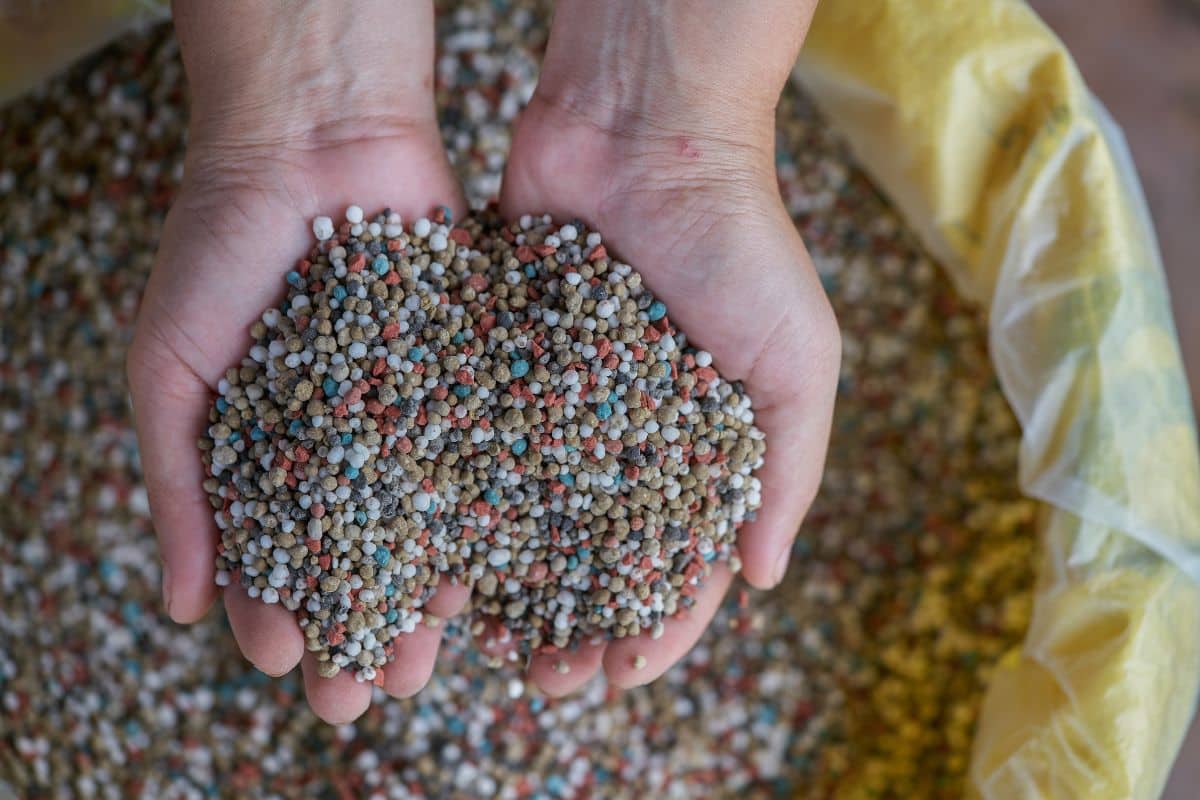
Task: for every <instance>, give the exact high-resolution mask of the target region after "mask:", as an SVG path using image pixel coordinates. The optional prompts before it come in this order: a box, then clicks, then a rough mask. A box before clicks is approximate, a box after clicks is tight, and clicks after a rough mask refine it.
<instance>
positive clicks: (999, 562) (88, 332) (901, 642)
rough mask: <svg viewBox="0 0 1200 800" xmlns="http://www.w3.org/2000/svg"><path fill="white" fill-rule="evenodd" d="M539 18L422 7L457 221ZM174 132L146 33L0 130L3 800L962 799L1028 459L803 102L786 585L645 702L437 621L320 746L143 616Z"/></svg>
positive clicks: (943, 288)
mask: <svg viewBox="0 0 1200 800" xmlns="http://www.w3.org/2000/svg"><path fill="white" fill-rule="evenodd" d="M551 6H552V4H551V3H550V2H549V0H455V2H453V3H451V2H449V1H448V0H447V2H439V10H441V11H442V12H443V13H441V14H439V16H438V38H439V47H440V51H439V58H438V64H437V77H436V80H437V92H438V108H439V114H440V119H441V125H442V133H443V138H444V140H445V142H446V146H447V148H448V150H449V154H450V157H451V160H452V161H453V163H454V166H455V169H456V171H457V173H458V175H459V176H460V177H461V178H462V180H463V182H464V184H465V186H466V189H467V194H468V197H469V199H470V200H471V203H472V204H473V205H474V206H475V207H479V208H481V207H483V206H484V205H485V204H486V203H487V201H488V200H489V198H490V197H492V196H494V195H495V193H496V191H497V188H498V187H499V185H500V178H501V174H502V172H503V169H504V164H505V158H506V153H507V148H508V132H509V130H510V129H511V125H512V121H513V118H514V116H515V115H516V114H517V113H518V112H519V111H520V109H521V107H522V105H523V104H524V102H525V101H526V100H527V99H528V98H529V94H530V92H531V91H532V89H533V85H534V81H535V80H536V79H537V65H538V58H539V54H540V52H541V50H542V48H543V46H544V43H545V40H546V32H547V25H548V23H549V19H550V12H551ZM186 108H187V100H186V83H185V80H184V76H183V70H182V67H181V65H180V62H179V50H178V47H177V46H176V43H175V41H174V39H173V38H172V36H171V31H170V27H169V26H160V27H157V28H155V29H152V30H148V31H144V32H142V33H137V34H131V35H129V36H126V37H124V38H123V39H122V40H121V41H119V42H117V43H115V44H113V45H112V46H111V47H109V48H107V49H106V50H105V51H104V52H103V53H100V54H98V55H97V56H96V57H94V58H92V59H89V60H87V61H85V62H83V63H80V64H78V65H76V66H75V67H73V68H72V69H71V70H70V71H69V72H67V73H65V74H64V75H62V76H59V77H57V78H55V79H54V80H52V81H49V82H48V83H47V84H46V85H45V86H44V87H43V88H42V89H40V90H38V91H37V92H36V93H32V94H27V95H25V96H23V97H22V98H20V99H19V100H18V101H16V102H13V103H11V104H10V105H8V106H7V107H5V108H4V109H0V495H2V496H3V498H4V499H3V501H2V502H0V797H5V796H8V795H14V796H16V797H73V796H79V797H103V798H122V797H143V796H149V797H172V798H174V797H226V796H230V797H247V798H255V797H294V796H306V797H309V796H311V797H370V798H374V797H417V798H420V797H430V798H444V797H499V798H511V799H514V800H515V799H516V798H534V797H537V798H557V799H562V798H588V797H604V798H614V799H615V800H620V799H623V798H629V799H630V800H632V799H633V798H643V797H655V798H664V800H665V799H667V798H693V797H705V798H709V797H711V798H737V799H738V800H751V798H778V797H795V798H829V797H839V798H860V797H913V798H937V799H938V800H956V799H957V798H961V797H963V796H964V795H965V794H966V793H967V787H966V781H965V776H966V772H967V764H968V762H969V759H970V754H971V739H972V735H973V731H974V727H975V718H976V715H977V714H978V710H979V707H980V701H981V698H982V696H983V692H984V690H985V688H986V686H987V684H988V681H989V679H990V676H991V674H992V671H993V668H994V665H995V664H996V663H997V662H998V661H999V660H1000V659H1001V658H1002V656H1004V655H1005V654H1007V653H1010V652H1012V650H1013V648H1014V647H1016V646H1017V645H1018V644H1019V642H1020V640H1021V637H1022V636H1023V635H1024V632H1025V629H1026V627H1027V624H1028V620H1029V608H1030V598H1031V590H1032V587H1033V585H1034V569H1033V565H1034V563H1035V561H1036V554H1037V538H1036V529H1037V526H1036V524H1035V522H1036V519H1037V509H1038V505H1037V504H1036V503H1035V502H1033V501H1031V500H1028V499H1027V498H1024V497H1022V495H1021V493H1020V490H1019V487H1018V485H1017V479H1016V476H1017V456H1018V453H1019V449H1020V428H1019V426H1018V424H1017V421H1016V419H1015V418H1014V417H1013V415H1012V413H1011V412H1010V411H1009V409H1008V406H1007V404H1006V402H1005V399H1004V395H1003V393H1002V392H1001V390H1000V387H999V385H998V384H997V382H996V377H995V374H994V372H993V370H992V367H991V363H990V360H989V358H988V350H987V321H986V318H985V316H984V315H983V314H982V313H981V311H980V310H979V309H978V308H976V307H975V306H973V305H971V304H969V303H967V302H965V301H964V300H962V299H961V298H960V297H958V296H957V295H956V294H955V290H954V287H953V286H952V285H951V283H950V282H949V281H948V280H947V279H946V278H945V276H944V275H943V274H942V272H941V270H940V269H938V267H937V265H936V264H935V263H934V262H932V261H931V260H930V259H929V257H928V256H927V255H926V254H925V253H924V252H923V251H922V250H921V248H920V247H919V245H918V244H917V242H916V240H915V238H914V237H913V236H911V235H910V234H909V233H908V232H907V231H906V229H905V225H904V222H903V220H902V219H901V218H900V216H899V215H898V214H897V213H896V212H895V211H894V210H893V209H892V208H890V207H889V206H888V204H887V203H886V201H885V200H884V198H882V197H881V196H880V195H879V194H878V193H877V192H876V191H875V190H874V188H873V187H872V185H871V183H870V182H869V181H868V180H867V179H866V177H865V176H863V175H862V174H861V173H860V172H859V171H858V170H856V169H855V167H854V162H853V158H852V157H851V155H850V154H849V152H848V151H847V149H846V148H845V147H844V146H843V144H842V142H841V141H840V140H839V138H838V135H837V132H836V131H835V130H833V129H832V128H831V127H830V126H829V125H828V124H827V123H826V122H825V121H824V120H822V119H821V117H820V116H819V115H818V114H817V113H816V112H815V110H814V108H813V106H812V104H811V103H810V102H809V101H808V99H807V98H806V97H805V96H804V94H803V93H802V92H800V91H799V90H798V89H797V88H796V87H795V86H792V87H789V88H788V90H787V91H786V92H785V94H784V97H783V99H782V100H781V102H780V106H779V113H778V121H777V128H776V129H777V134H778V138H777V143H778V144H777V150H776V163H777V167H778V173H779V185H780V190H781V192H782V194H783V197H784V201H785V203H786V204H787V207H788V209H789V210H790V212H791V214H792V217H793V219H794V220H795V222H796V227H797V229H798V230H799V232H800V233H801V234H802V235H803V237H804V241H805V243H806V244H807V245H808V249H809V252H810V253H811V254H812V256H813V261H814V263H815V265H816V267H817V270H818V272H819V273H820V276H821V280H822V282H823V283H824V285H825V289H826V291H827V292H828V293H829V297H830V300H831V301H832V303H833V306H834V309H835V311H836V313H837V318H838V322H839V324H840V325H841V328H842V341H843V348H842V350H843V360H842V372H841V376H840V381H839V396H838V402H837V406H836V408H835V410H834V423H833V440H832V444H831V447H830V450H829V455H828V463H827V466H826V470H825V475H824V479H823V482H822V486H821V491H820V493H819V495H818V496H817V500H816V503H815V504H814V506H813V508H812V510H811V512H810V513H809V515H808V516H807V517H806V518H805V521H804V525H803V527H802V529H801V531H800V537H799V539H798V540H797V542H796V548H795V552H794V555H795V558H794V559H793V562H792V566H791V569H790V571H789V572H788V575H787V578H786V579H785V581H784V583H783V584H782V585H781V586H780V587H779V588H778V589H776V590H775V591H773V592H744V591H739V590H738V589H737V588H735V589H734V591H732V592H730V594H729V598H728V600H727V602H726V603H725V604H724V605H723V606H722V607H721V609H720V610H719V611H718V612H717V615H716V617H715V618H714V620H713V622H712V624H710V625H709V626H708V628H707V629H706V631H705V633H704V635H703V636H702V637H701V638H700V640H699V642H698V643H697V645H696V646H695V647H694V648H692V650H691V651H690V652H689V653H688V654H687V655H686V656H684V657H683V658H682V659H681V660H680V662H679V663H678V664H677V665H676V666H674V667H672V668H671V669H670V670H668V671H667V672H666V674H664V675H663V676H662V677H661V678H660V679H659V680H657V681H655V682H654V683H652V684H649V685H647V686H642V687H639V688H637V689H632V690H629V691H617V690H614V689H612V688H611V687H609V686H607V685H606V683H605V681H604V678H603V676H598V677H597V678H596V679H594V680H593V681H591V682H590V683H588V684H587V686H585V687H584V688H583V689H582V690H581V691H580V692H578V693H576V694H574V695H571V696H570V697H565V698H561V699H554V698H547V697H544V696H542V695H541V694H539V693H538V692H537V691H536V689H534V688H533V687H532V686H531V685H529V684H528V683H527V682H526V680H525V675H524V673H523V669H522V668H523V666H524V659H522V658H519V657H517V658H514V659H513V660H512V661H507V660H505V661H503V662H502V664H501V666H500V668H499V669H498V670H497V669H492V668H490V666H489V658H488V657H487V656H486V655H485V654H484V653H482V652H481V651H480V648H478V647H476V646H475V644H474V642H473V641H472V638H471V636H470V632H469V627H470V626H469V625H466V624H463V623H462V621H461V618H454V619H451V620H449V621H448V623H447V624H446V625H444V626H443V627H442V628H441V630H443V631H444V642H443V646H442V648H441V650H440V653H439V657H438V663H437V667H436V671H435V673H434V676H433V678H432V680H431V681H430V682H429V684H428V686H426V687H425V689H423V690H422V691H421V692H420V693H419V694H418V695H417V696H415V697H412V698H408V699H405V700H397V699H393V698H388V697H387V696H386V695H384V693H383V690H382V689H379V688H375V689H374V690H373V691H374V694H375V699H376V700H377V701H383V702H374V703H372V705H371V708H370V709H369V710H368V711H367V712H366V713H365V714H364V715H363V716H362V717H361V718H359V719H358V720H357V721H356V722H354V723H353V724H351V725H345V726H341V727H338V728H333V727H330V726H329V725H326V724H325V723H324V722H322V721H321V720H319V719H318V718H317V717H316V716H315V715H314V714H313V713H312V711H311V710H309V707H308V704H307V703H306V702H305V699H304V686H303V682H302V681H301V679H300V676H299V670H294V671H293V672H292V673H291V674H288V675H286V676H284V677H282V678H279V679H270V678H268V677H267V676H266V675H264V674H262V673H261V672H258V671H257V670H255V669H254V667H252V666H251V665H250V664H248V663H247V662H246V661H245V659H243V658H242V657H241V654H240V653H239V652H238V649H237V646H236V643H235V642H234V639H233V637H232V636H230V634H229V628H228V624H227V623H226V620H225V615H224V614H223V613H222V611H221V608H220V604H217V606H216V607H215V608H214V609H213V610H212V612H211V613H210V614H209V615H208V616H207V617H205V618H204V619H203V620H201V621H200V622H198V623H196V624H194V625H188V626H180V625H176V624H174V623H172V622H171V620H170V619H169V618H168V617H167V615H166V613H165V612H164V610H163V607H162V595H161V591H160V586H161V583H160V581H161V573H160V568H159V558H158V552H157V548H156V546H155V540H154V534H153V531H152V529H151V525H150V518H149V509H148V505H147V502H146V490H145V485H144V481H143V477H142V471H141V467H140V464H139V461H138V454H137V444H136V439H135V436H134V432H133V427H132V424H131V420H130V412H129V402H128V396H127V387H126V385H125V377H124V376H125V371H124V359H125V350H126V347H127V345H128V342H129V338H130V335H131V334H132V331H133V323H134V317H135V313H136V310H137V303H138V298H139V297H140V296H141V293H142V288H143V286H144V284H145V280H146V276H147V274H148V273H149V271H150V265H151V263H152V261H153V256H154V250H155V247H156V246H157V242H158V240H159V238H160V237H161V234H162V223H163V219H164V217H165V215H166V211H167V208H168V207H169V206H170V204H171V202H172V200H173V198H174V197H175V195H176V192H177V191H178V188H179V181H180V176H181V175H182V174H183V154H184V138H185V136H184V132H185V129H186V124H187V114H186ZM372 211H373V210H372ZM408 222H410V221H408ZM585 242H586V240H585ZM285 266H286V265H285ZM281 286H282V284H281ZM692 333H694V334H699V333H700V331H692ZM247 343H249V342H247ZM198 433H199V432H198Z"/></svg>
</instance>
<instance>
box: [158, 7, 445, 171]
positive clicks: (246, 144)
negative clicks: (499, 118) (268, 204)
mask: <svg viewBox="0 0 1200 800" xmlns="http://www.w3.org/2000/svg"><path fill="white" fill-rule="evenodd" d="M280 8H281V5H280V4H279V3H278V2H276V0H247V1H246V2H239V3H237V4H236V5H234V6H231V7H230V8H228V9H227V8H225V7H223V5H221V6H218V4H216V3H212V2H211V0H176V2H175V7H174V11H175V23H176V29H177V33H178V36H179V40H180V44H181V49H182V51H183V58H184V65H185V67H186V69H187V73H188V81H189V89H190V94H191V122H190V126H189V147H196V148H228V149H246V150H253V149H257V148H261V149H264V150H265V149H270V150H272V151H279V150H281V149H282V150H285V151H286V150H297V151H301V150H316V149H325V148H328V147H333V146H337V145H339V144H344V143H347V142H350V141H359V140H363V139H370V138H380V137H392V136H397V135H400V134H403V133H405V132H406V131H415V130H420V131H425V130H427V129H431V128H432V129H436V125H437V121H436V112H435V109H434V101H433V91H432V85H433V33H432V30H433V19H432V7H431V5H430V4H429V3H428V1H427V0H404V1H403V2H385V1H383V0H365V1H364V2H359V3H356V4H355V5H354V7H353V13H346V10H345V9H341V8H340V7H335V6H333V4H326V3H304V4H295V5H290V4H289V5H288V6H287V13H286V14H280V13H278V12H279V10H280Z"/></svg>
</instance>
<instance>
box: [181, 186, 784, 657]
mask: <svg viewBox="0 0 1200 800" xmlns="http://www.w3.org/2000/svg"><path fill="white" fill-rule="evenodd" d="M313 232H314V234H315V235H316V238H317V240H318V241H317V244H316V246H315V247H314V248H313V250H312V252H311V253H310V254H309V256H308V257H307V258H306V259H304V260H302V261H301V262H300V263H299V264H298V265H297V268H296V269H295V270H293V271H292V272H290V273H288V276H287V283H288V292H287V297H286V299H285V300H284V302H283V304H282V306H281V307H280V308H270V309H267V310H266V311H265V312H263V314H262V318H261V319H260V320H259V321H257V322H255V324H254V326H253V328H252V329H251V334H252V336H253V337H254V339H255V344H254V345H253V347H251V348H250V352H249V355H248V356H247V357H246V358H244V359H243V360H242V363H241V366H240V367H238V368H232V369H230V370H228V372H227V373H226V376H225V379H224V380H223V381H221V383H220V385H219V387H218V390H219V392H220V397H219V398H218V399H217V401H216V403H215V404H214V406H213V408H212V410H211V412H210V416H209V420H210V423H211V424H210V425H209V428H208V438H206V439H204V440H202V442H201V447H202V448H203V453H204V461H205V464H206V467H207V469H208V470H209V473H210V474H211V476H212V477H210V478H208V479H207V480H206V482H205V489H206V490H207V492H208V493H209V496H210V498H211V501H212V504H213V507H214V509H216V515H215V516H216V521H217V525H218V527H219V528H220V530H221V544H220V554H219V556H218V558H217V570H218V572H217V582H218V583H219V584H221V585H226V584H228V583H229V582H230V581H231V580H232V579H233V576H234V575H239V576H240V580H241V583H242V584H243V585H244V586H246V587H247V589H248V590H249V592H250V595H251V596H252V597H257V598H260V599H261V600H262V601H263V602H266V603H281V604H282V605H284V606H285V607H286V608H288V609H290V610H292V611H297V612H298V621H299V623H300V626H301V628H302V629H303V631H304V634H305V637H306V639H307V644H308V648H309V650H312V651H315V652H316V653H317V657H318V659H320V669H321V674H323V675H326V676H332V675H335V674H337V673H338V671H339V670H340V669H342V668H349V669H352V670H353V671H354V673H355V676H356V677H357V678H359V679H360V680H373V679H374V678H375V676H376V672H377V669H376V668H377V667H380V666H382V665H383V664H385V663H387V662H388V661H389V660H390V659H391V655H392V652H391V650H392V648H391V645H390V642H391V641H392V639H394V638H395V637H396V636H398V635H399V634H401V633H409V632H411V631H412V630H413V629H414V628H415V626H416V625H417V623H418V622H420V620H421V608H422V606H423V604H424V602H425V601H426V600H427V599H428V598H429V596H431V594H432V592H433V590H434V586H435V585H436V584H437V583H438V581H439V579H440V578H441V577H442V576H449V577H450V578H451V579H452V580H455V581H466V582H468V583H470V584H473V585H474V586H475V587H477V589H478V591H479V593H480V594H481V595H482V596H483V598H485V599H484V600H482V601H481V602H477V603H476V610H477V611H478V612H480V613H482V614H484V615H487V616H490V617H494V618H497V619H498V620H499V622H500V624H501V625H502V626H503V627H504V628H505V630H506V633H505V634H503V635H511V636H512V637H513V638H515V640H516V641H517V643H518V644H519V645H520V646H521V647H522V649H523V650H524V651H526V652H530V651H533V652H536V651H540V650H545V649H548V648H553V649H560V648H566V647H569V646H571V645H572V644H574V643H577V642H578V641H579V640H580V638H581V637H584V636H589V637H590V636H596V635H604V636H608V637H615V638H619V637H624V636H632V635H636V634H638V633H641V632H642V631H649V632H650V634H651V636H653V637H657V636H658V635H660V634H661V632H662V630H663V620H664V619H666V618H667V617H670V616H672V615H674V614H676V613H679V612H682V611H684V610H685V609H687V608H688V607H689V606H690V605H691V603H692V595H693V594H694V593H695V591H696V590H697V588H698V586H699V583H700V581H701V580H702V579H703V578H704V577H705V576H706V575H707V574H708V572H709V570H710V566H709V565H710V563H711V562H713V561H714V560H717V559H720V560H722V561H728V562H729V563H730V564H731V566H732V567H733V569H734V570H737V568H738V558H737V555H736V553H735V552H734V542H735V538H736V534H737V530H738V528H739V526H740V525H741V523H742V522H743V521H745V520H746V519H748V518H749V517H751V516H752V515H753V513H754V511H755V509H757V507H758V505H759V500H760V486H759V482H758V479H757V478H755V477H754V475H753V474H752V473H753V471H754V469H755V468H756V467H757V466H759V465H760V464H761V462H762V458H763V450H764V441H763V435H762V433H761V432H760V431H758V430H757V429H756V428H754V427H753V421H754V415H753V412H752V411H751V408H750V399H749V398H748V397H747V396H746V394H745V393H744V392H743V391H742V388H741V386H740V385H739V384H738V383H737V382H730V381H726V380H722V379H721V378H720V376H719V375H718V374H717V371H716V370H715V369H714V368H713V366H712V356H711V355H710V354H709V353H708V352H706V351H704V350H697V349H696V348H694V347H692V346H690V345H689V344H688V342H687V339H686V337H685V336H684V334H683V333H682V332H681V331H679V330H677V329H676V328H675V327H674V326H673V325H672V324H671V322H670V319H669V317H668V316H667V307H666V305H665V304H664V303H662V302H661V301H659V300H656V299H655V298H654V296H653V295H652V294H651V293H650V291H649V290H648V289H647V288H646V287H645V286H644V285H643V284H642V280H641V277H640V276H639V275H638V273H637V272H636V271H634V270H633V268H632V267H630V266H629V265H628V264H623V263H621V262H619V261H617V260H615V259H613V258H611V257H610V256H609V255H608V253H607V252H606V250H605V246H604V244H603V242H602V240H601V237H600V234H599V233H596V232H594V231H588V230H587V229H586V228H585V227H583V225H582V223H579V222H573V223H567V224H564V225H561V226H560V225H556V224H554V223H553V222H552V221H551V220H550V218H549V217H548V216H547V217H539V218H533V217H529V216H525V217H522V218H521V220H520V221H519V222H518V223H517V224H515V225H510V226H505V225H503V224H502V223H501V222H500V221H499V220H498V219H497V218H496V217H495V216H494V215H487V214H485V215H480V216H476V217H471V218H468V219H467V220H465V221H464V222H463V223H462V224H461V225H458V226H453V227H452V226H451V224H450V221H449V220H448V219H447V218H446V213H445V211H444V210H439V211H438V213H437V214H435V215H434V218H433V220H430V219H424V218H423V219H419V220H417V221H416V222H415V223H413V225H412V226H411V228H410V229H407V230H406V229H405V228H404V227H403V226H402V225H401V220H400V218H399V215H397V214H394V213H392V212H390V211H385V212H384V213H382V214H380V215H379V216H378V217H376V218H375V219H374V220H372V221H367V220H365V219H364V217H363V211H362V209H361V208H359V207H358V206H351V207H350V208H349V209H348V210H347V212H346V221H345V222H344V223H343V224H342V225H340V226H339V227H338V228H337V229H336V230H335V228H334V226H333V222H332V220H330V219H329V218H328V217H320V218H318V219H317V220H316V221H315V222H314V223H313Z"/></svg>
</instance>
